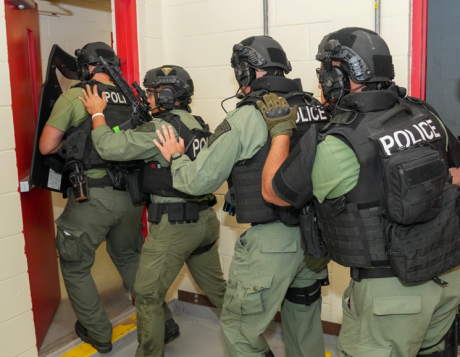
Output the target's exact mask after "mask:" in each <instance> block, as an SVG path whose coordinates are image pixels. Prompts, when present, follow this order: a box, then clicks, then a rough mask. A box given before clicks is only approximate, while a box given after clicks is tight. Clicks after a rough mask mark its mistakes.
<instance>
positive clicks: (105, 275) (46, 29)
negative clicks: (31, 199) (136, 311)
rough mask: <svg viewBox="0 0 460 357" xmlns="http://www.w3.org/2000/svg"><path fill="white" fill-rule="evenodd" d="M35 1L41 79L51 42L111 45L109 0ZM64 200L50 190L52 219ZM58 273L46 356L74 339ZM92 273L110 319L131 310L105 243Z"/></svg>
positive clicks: (70, 46)
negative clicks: (56, 303)
mask: <svg viewBox="0 0 460 357" xmlns="http://www.w3.org/2000/svg"><path fill="white" fill-rule="evenodd" d="M36 3H37V5H38V13H39V24H40V47H41V61H42V69H43V80H45V77H46V67H47V64H48V57H49V54H50V51H51V48H52V47H53V45H55V44H57V45H59V46H60V47H61V48H62V49H63V50H65V51H66V52H68V53H69V54H70V55H74V53H75V50H76V49H81V48H82V47H83V46H84V45H85V44H87V43H89V42H97V41H101V42H104V43H106V44H108V45H113V34H112V29H113V16H112V14H113V9H112V2H111V0H36ZM58 79H59V81H60V84H61V88H62V90H63V91H66V90H67V89H69V88H70V87H71V86H72V85H73V84H75V83H73V81H71V80H69V79H66V78H65V77H63V76H62V75H61V74H60V73H59V72H58ZM66 201H67V200H65V199H63V198H62V195H61V194H60V193H57V192H53V193H52V205H53V215H54V219H56V218H58V217H59V215H60V214H61V213H62V212H63V210H64V207H65V205H66ZM56 254H57V252H56ZM56 258H57V259H59V257H56ZM58 266H59V264H58ZM59 275H60V290H61V301H60V304H59V306H58V309H57V310H56V313H55V315H54V318H53V320H52V322H51V325H50V327H49V329H48V332H47V334H46V336H45V338H44V340H43V343H42V344H41V346H39V347H40V348H39V355H40V356H47V355H49V354H50V353H52V352H53V351H56V350H58V349H59V348H60V347H62V346H64V345H66V344H68V343H69V342H71V341H72V340H75V339H77V335H76V334H75V331H74V325H75V321H76V320H77V316H76V314H75V312H74V311H73V309H72V306H71V303H70V301H69V298H68V295H67V292H66V289H65V286H64V282H63V280H62V275H61V273H60V272H59ZM92 275H93V278H94V281H95V283H96V286H97V288H98V291H99V294H100V295H101V298H102V302H103V306H104V308H105V310H106V311H107V313H108V315H109V319H111V320H112V319H115V318H116V317H117V316H119V315H123V314H124V313H127V311H131V310H132V309H133V306H132V301H131V299H130V297H129V294H128V291H127V290H126V289H125V288H124V287H123V282H122V279H121V277H120V276H119V274H118V272H117V269H116V268H115V266H114V264H113V263H112V260H111V259H110V257H109V255H108V253H107V251H106V243H105V242H104V243H102V244H101V245H100V247H99V248H98V250H97V252H96V261H95V264H94V266H93V268H92Z"/></svg>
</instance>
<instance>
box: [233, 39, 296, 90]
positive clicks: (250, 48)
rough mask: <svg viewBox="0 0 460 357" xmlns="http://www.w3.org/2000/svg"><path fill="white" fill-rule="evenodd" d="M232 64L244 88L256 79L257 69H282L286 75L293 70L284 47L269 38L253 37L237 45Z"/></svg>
mask: <svg viewBox="0 0 460 357" xmlns="http://www.w3.org/2000/svg"><path fill="white" fill-rule="evenodd" d="M230 62H231V64H232V67H233V70H234V71H235V77H236V80H237V81H238V83H239V84H240V85H242V86H248V85H249V84H251V82H252V81H253V80H254V79H255V71H254V69H255V68H257V69H264V68H267V69H268V68H280V69H282V70H283V72H284V73H286V74H287V73H289V72H290V71H291V69H292V68H291V63H290V62H289V61H288V59H287V57H286V52H284V50H283V47H281V45H280V44H279V43H278V42H277V41H275V40H274V39H273V38H271V37H269V36H252V37H248V38H247V39H245V40H243V41H241V42H240V43H237V44H236V45H234V46H233V54H232V58H231V59H230Z"/></svg>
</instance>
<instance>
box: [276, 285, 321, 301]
mask: <svg viewBox="0 0 460 357" xmlns="http://www.w3.org/2000/svg"><path fill="white" fill-rule="evenodd" d="M321 285H322V280H317V281H316V282H315V283H314V284H313V285H310V286H307V287H304V288H289V289H288V290H287V292H286V296H285V297H286V299H287V300H288V301H290V302H292V303H294V304H299V305H305V306H310V305H311V304H313V303H314V302H315V301H317V300H318V299H319V298H320V297H321Z"/></svg>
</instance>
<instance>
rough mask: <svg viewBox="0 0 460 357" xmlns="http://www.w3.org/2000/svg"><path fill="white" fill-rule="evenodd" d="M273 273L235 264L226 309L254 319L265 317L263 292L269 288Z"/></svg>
mask: <svg viewBox="0 0 460 357" xmlns="http://www.w3.org/2000/svg"><path fill="white" fill-rule="evenodd" d="M272 280H273V275H272V274H265V273H261V272H257V271H253V270H250V269H247V268H243V267H240V266H238V265H234V266H233V269H232V271H231V272H230V279H229V286H228V289H229V292H228V293H229V294H231V299H230V300H229V302H228V304H227V306H226V309H227V310H228V311H230V312H232V313H234V314H236V315H239V316H244V317H247V318H249V319H251V320H254V321H262V320H263V318H264V314H265V311H264V302H263V293H264V292H265V290H267V289H269V288H270V286H271V284H272Z"/></svg>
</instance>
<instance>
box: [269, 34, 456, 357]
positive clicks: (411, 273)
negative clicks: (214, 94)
mask: <svg viewBox="0 0 460 357" xmlns="http://www.w3.org/2000/svg"><path fill="white" fill-rule="evenodd" d="M316 58H317V59H318V60H319V61H320V62H321V68H320V69H318V70H317V72H318V78H319V82H320V88H321V90H322V96H323V99H324V100H325V101H326V102H327V103H328V104H329V105H330V106H331V107H333V108H334V117H333V119H332V122H331V125H329V126H327V127H325V128H324V129H323V130H320V132H319V135H317V136H316V137H315V136H311V137H307V136H305V137H304V138H305V140H304V139H302V143H301V145H299V150H298V151H297V152H296V153H295V155H292V154H294V153H292V154H289V153H288V150H287V149H286V148H285V146H286V145H287V142H288V141H289V137H288V136H286V135H279V136H278V137H276V138H275V139H274V140H273V144H272V148H271V152H270V156H269V160H267V162H266V165H265V171H264V176H263V192H264V197H265V199H266V200H267V201H269V202H272V203H276V204H278V205H283V206H287V205H289V204H293V205H295V206H297V207H299V206H302V205H303V203H304V202H302V201H301V200H298V197H299V193H300V191H301V190H303V189H305V187H307V189H308V188H310V192H309V195H310V196H311V195H312V194H314V195H315V197H316V200H317V201H316V203H315V206H316V210H317V220H318V222H319V228H320V229H321V234H322V238H323V243H322V244H323V245H325V247H326V248H327V250H328V252H329V256H330V257H331V259H333V260H334V261H336V262H337V263H339V264H341V265H344V266H346V267H351V278H352V280H351V282H350V285H349V287H348V288H347V290H346V291H345V293H344V296H343V303H342V306H343V323H342V329H341V332H340V336H339V340H338V348H339V350H340V353H341V356H362V355H370V356H377V355H381V356H391V357H396V356H398V357H399V356H433V357H435V356H456V355H457V342H456V339H457V336H455V335H456V328H457V327H456V324H457V322H456V321H455V319H456V311H457V306H458V304H459V296H460V269H459V267H458V266H459V265H460V236H459V234H460V227H459V218H458V214H457V211H456V206H457V202H458V188H457V186H455V185H452V184H451V183H450V181H449V175H448V171H447V167H449V166H451V167H452V166H453V167H458V166H459V164H460V161H459V160H458V152H459V143H458V141H457V140H456V139H455V138H454V137H453V135H452V134H451V133H450V131H449V130H448V129H447V128H446V127H445V125H444V124H443V123H442V121H441V120H440V118H439V116H438V115H437V114H436V112H435V110H434V109H433V108H432V107H430V106H429V104H427V103H426V102H424V101H422V100H420V99H417V98H412V97H405V90H403V89H401V88H398V87H397V86H396V85H395V84H394V82H392V80H393V78H394V69H393V64H392V57H391V54H390V51H389V49H388V47H387V45H386V43H385V41H384V40H383V39H382V38H381V37H379V36H378V35H377V34H376V33H374V32H372V31H370V30H366V29H361V28H344V29H341V30H339V31H336V32H333V33H331V34H328V35H327V36H325V37H324V39H323V40H322V42H321V44H320V45H319V49H318V54H317V56H316ZM281 102H282V101H275V102H274V103H272V104H271V105H268V104H267V103H265V104H263V103H262V104H261V105H262V106H263V107H264V109H265V113H266V114H267V118H266V119H267V123H268V124H269V125H275V126H276V125H280V124H281V123H282V122H284V123H286V122H289V121H293V120H295V113H291V117H290V118H289V115H286V114H283V118H276V117H277V116H280V115H276V110H275V108H277V107H282V104H281ZM284 125H286V124H284ZM307 139H308V140H307ZM316 139H318V140H316ZM288 154H289V156H288ZM285 158H287V159H286V160H285V161H284V159H285ZM283 161H284V163H283ZM280 165H281V167H280ZM278 168H279V169H278ZM369 268H372V269H369Z"/></svg>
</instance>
